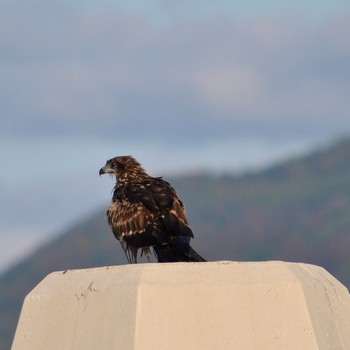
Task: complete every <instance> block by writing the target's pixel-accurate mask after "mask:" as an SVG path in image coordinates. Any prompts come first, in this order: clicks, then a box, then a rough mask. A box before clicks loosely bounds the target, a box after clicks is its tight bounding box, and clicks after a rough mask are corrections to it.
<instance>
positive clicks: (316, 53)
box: [0, 1, 350, 142]
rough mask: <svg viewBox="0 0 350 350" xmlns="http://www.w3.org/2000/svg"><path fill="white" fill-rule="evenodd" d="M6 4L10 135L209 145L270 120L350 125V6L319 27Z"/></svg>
mask: <svg viewBox="0 0 350 350" xmlns="http://www.w3.org/2000/svg"><path fill="white" fill-rule="evenodd" d="M0 7H1V8H0V13H1V15H0V16H1V18H0V23H1V24H0V33H1V34H0V44H1V51H2V53H3V54H2V61H1V64H0V76H1V80H2V82H3V83H2V88H0V89H1V91H0V92H1V94H0V95H1V96H2V97H0V99H1V103H2V105H3V113H4V115H5V117H6V118H7V119H6V122H5V123H4V128H3V132H5V131H6V132H9V133H26V134H28V133H29V134H33V135H35V134H42V133H49V134H50V133H54V134H56V133H61V134H62V135H64V134H66V133H70V134H72V135H74V134H77V133H78V134H82V135H88V134H91V133H94V134H98V135H100V136H102V135H103V136H107V137H113V138H114V137H118V138H119V139H127V140H133V139H139V138H142V139H145V140H147V139H154V138H159V139H160V140H162V141H163V142H166V140H170V142H173V141H174V139H177V138H178V136H179V135H181V134H182V133H185V134H186V132H188V133H189V134H191V135H192V137H190V136H189V137H188V138H186V136H185V137H184V141H186V140H188V141H186V142H191V140H192V141H193V139H196V140H197V141H199V142H205V141H206V140H207V139H211V137H215V138H216V137H220V136H221V137H228V135H229V134H230V132H232V133H235V132H236V133H240V132H242V131H243V132H248V133H249V134H254V133H255V132H256V128H257V126H258V127H259V123H271V124H273V125H275V129H274V130H273V132H276V129H277V130H278V131H279V132H280V133H283V132H286V130H285V126H284V125H285V123H288V124H289V125H290V126H292V128H290V127H289V128H288V132H291V130H292V129H293V128H294V129H295V130H298V129H300V128H303V127H305V128H306V129H310V128H311V126H312V125H313V124H314V123H315V122H320V121H322V122H323V123H325V130H324V132H329V128H331V129H332V130H334V132H338V131H339V130H343V128H344V127H346V128H348V127H347V123H346V119H347V118H348V96H349V93H350V76H349V73H348V72H349V70H348V62H349V55H350V47H349V43H348V39H347V38H348V36H349V34H350V27H349V22H350V21H349V18H350V13H349V16H347V15H344V14H343V15H339V16H337V17H332V18H326V19H323V20H320V21H318V22H312V23H311V24H310V23H308V21H307V19H305V18H301V19H300V18H293V17H291V16H288V15H284V16H282V15H279V16H277V15H274V16H270V17H263V18H262V17H253V18H246V19H242V20H239V19H237V18H235V17H229V16H227V17H225V18H223V17H222V16H216V17H211V18H209V17H208V18H203V17H201V18H194V19H193V20H191V21H179V22H176V23H173V24H171V25H168V26H165V27H162V26H159V25H157V23H155V22H154V21H152V19H151V18H150V17H147V16H142V14H140V13H133V12H130V11H129V12H122V10H120V9H118V8H117V7H113V8H111V9H110V10H109V11H106V10H103V9H102V10H100V11H94V12H92V11H84V10H83V9H82V8H80V7H78V6H73V5H69V4H68V3H66V2H57V1H53V2H50V4H48V3H47V2H45V1H30V2H29V1H27V2H26V1H22V2H11V3H10V2H6V3H1V4H0ZM330 117H331V118H332V123H328V120H329V118H330ZM218 123H221V124H219V125H218ZM247 123H250V124H251V127H250V128H248V130H247ZM126 130H127V133H126V132H125V131H126ZM184 130H187V131H184ZM225 135H226V136H225Z"/></svg>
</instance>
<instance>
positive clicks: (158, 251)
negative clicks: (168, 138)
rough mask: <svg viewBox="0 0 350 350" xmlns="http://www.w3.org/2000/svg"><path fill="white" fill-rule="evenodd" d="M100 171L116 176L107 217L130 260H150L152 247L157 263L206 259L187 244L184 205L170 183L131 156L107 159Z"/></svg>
mask: <svg viewBox="0 0 350 350" xmlns="http://www.w3.org/2000/svg"><path fill="white" fill-rule="evenodd" d="M103 174H110V175H112V177H115V179H116V183H115V186H114V188H113V196H112V201H111V203H110V206H109V207H108V210H107V213H106V216H107V221H108V224H109V226H110V229H111V230H112V232H113V234H114V236H115V237H116V238H117V239H118V240H119V241H120V243H121V246H122V248H123V250H124V252H125V254H126V257H127V260H128V262H129V263H137V259H138V257H139V256H140V257H141V256H143V255H144V256H145V257H146V258H147V259H148V261H151V257H152V250H153V255H154V256H155V258H156V259H157V261H158V262H159V263H165V262H181V261H182V262H204V261H206V260H205V259H204V258H202V257H201V256H200V255H199V254H198V253H197V252H196V251H195V250H194V249H193V248H192V247H191V246H190V240H191V238H193V237H194V236H193V232H192V230H191V228H190V226H189V224H188V222H187V218H186V215H185V207H184V204H183V202H182V201H181V200H180V198H179V196H178V194H177V193H176V191H175V189H174V188H173V187H172V186H171V185H170V183H169V182H167V181H165V180H163V178H162V177H152V176H150V175H148V173H147V172H146V171H145V170H144V169H143V167H142V166H141V164H140V163H139V162H138V161H137V160H136V159H135V158H134V157H132V156H117V157H114V158H112V159H109V160H107V162H106V164H105V166H104V167H102V168H101V169H100V171H99V175H100V176H101V175H103ZM151 249H152V250H151Z"/></svg>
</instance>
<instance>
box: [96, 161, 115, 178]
mask: <svg viewBox="0 0 350 350" xmlns="http://www.w3.org/2000/svg"><path fill="white" fill-rule="evenodd" d="M108 173H109V174H110V173H114V171H113V169H112V168H111V167H110V166H109V165H108V164H106V165H105V166H104V167H103V168H101V169H100V171H99V175H100V176H101V175H103V174H108Z"/></svg>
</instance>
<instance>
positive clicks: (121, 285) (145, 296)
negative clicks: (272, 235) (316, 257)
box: [12, 261, 350, 350]
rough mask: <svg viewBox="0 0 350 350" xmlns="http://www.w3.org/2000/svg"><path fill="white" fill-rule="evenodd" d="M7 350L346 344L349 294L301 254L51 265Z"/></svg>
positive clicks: (302, 349)
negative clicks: (289, 258) (297, 258)
mask: <svg viewBox="0 0 350 350" xmlns="http://www.w3.org/2000/svg"><path fill="white" fill-rule="evenodd" d="M12 349H13V350H48V349H49V350H56V349H57V350H66V349H67V350H68V349H69V350H75V349H76V350H78V349H79V350H80V349H84V350H89V349H102V350H104V349H106V350H108V349H122V350H129V349H130V350H131V349H132V350H141V349H142V350H148V349H149V350H151V349H152V350H158V349H162V350H163V349H164V350H172V349H176V350H187V349H188V350H195V349H201V350H203V349H204V350H205V349H208V350H209V349H210V350H216V349H235V350H240V349H245V350H253V349H254V350H257V349H258V350H265V349H266V350H267V349H268V350H275V349H288V350H291V349H295V350H314V349H321V350H323V349H331V350H338V349H339V350H340V349H341V350H349V349H350V296H349V292H348V290H347V289H346V288H345V287H344V286H343V285H342V284H341V283H340V282H339V281H337V280H336V279H335V278H334V277H332V276H331V275H330V274H329V273H328V272H327V271H325V270H324V269H322V268H320V267H317V266H314V265H307V264H297V263H285V262H278V261H271V262H242V263H240V262H230V261H219V262H208V263H173V264H140V265H123V266H113V267H103V268H94V269H87V270H69V271H66V272H54V273H52V274H50V275H48V276H47V277H46V278H45V279H44V280H43V281H42V282H41V283H40V284H38V285H37V286H36V287H35V288H34V289H33V291H32V292H31V293H29V294H28V296H27V297H26V299H25V302H24V305H23V309H22V313H21V316H20V320H19V323H18V327H17V331H16V335H15V339H14V343H13V347H12Z"/></svg>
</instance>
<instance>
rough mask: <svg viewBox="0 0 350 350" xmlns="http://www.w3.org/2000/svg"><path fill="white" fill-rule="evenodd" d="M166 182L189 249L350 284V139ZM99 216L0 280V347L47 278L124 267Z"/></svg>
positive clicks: (120, 253) (216, 257) (5, 345)
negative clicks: (234, 172) (180, 204)
mask: <svg viewBox="0 0 350 350" xmlns="http://www.w3.org/2000/svg"><path fill="white" fill-rule="evenodd" d="M171 182H172V183H173V184H174V187H175V188H176V189H177V190H178V192H179V193H180V195H181V197H182V199H183V201H184V202H185V204H186V207H187V212H188V217H189V222H190V224H191V226H192V228H193V231H194V233H195V239H194V241H193V244H192V245H193V247H194V249H196V250H197V251H198V252H199V253H200V254H201V255H202V256H203V257H205V258H207V259H208V260H219V259H229V260H267V259H281V260H289V261H302V262H310V263H314V264H318V265H322V266H324V267H325V268H326V269H328V270H329V271H330V272H331V273H332V274H334V275H335V276H336V277H337V278H338V279H340V281H342V282H343V283H344V284H346V285H348V286H349V285H350V255H349V253H348V252H349V247H350V139H348V140H344V141H342V142H339V143H338V144H336V145H334V146H333V147H330V148H328V149H324V150H321V151H319V152H315V153H313V154H310V155H308V156H306V157H303V158H301V159H295V160H291V161H288V162H285V163H282V164H280V165H278V166H275V167H272V168H270V169H267V170H266V171H263V172H260V173H257V174H245V175H242V176H239V177H237V176H231V175H222V176H211V175H205V174H202V175H196V176H194V175H193V176H187V177H183V178H178V179H175V180H172V181H171ZM106 205H107V204H106ZM104 212H105V209H103V210H102V211H99V212H97V213H94V215H92V216H91V217H89V218H87V219H86V220H83V221H82V222H81V223H78V224H77V225H76V226H75V227H73V228H72V229H70V230H68V231H67V232H66V233H65V234H63V235H60V236H58V237H57V238H56V239H55V240H54V241H52V242H50V243H49V244H46V245H45V246H43V247H42V248H41V249H40V250H38V251H37V252H36V253H35V254H33V256H31V257H30V258H28V259H26V260H25V261H23V262H21V263H20V264H18V265H17V266H16V267H14V268H13V269H11V270H10V271H8V272H7V273H6V274H5V275H3V276H2V277H1V278H0V285H1V286H2V287H1V290H0V330H1V333H0V339H1V342H0V349H6V348H9V344H10V342H11V339H12V336H13V332H14V329H15V325H16V322H17V319H18V313H19V311H20V307H21V303H22V301H23V298H24V296H25V295H26V294H27V293H28V292H29V290H30V289H31V288H33V287H34V286H35V284H36V283H38V282H39V281H40V280H41V279H42V278H43V277H44V276H45V275H47V274H48V273H50V272H52V271H55V270H65V269H72V268H85V267H92V266H103V265H113V264H124V263H126V259H125V257H124V252H123V251H122V249H121V248H120V245H119V243H118V242H117V241H116V240H115V239H114V237H113V235H112V234H111V233H110V232H109V229H108V227H107V224H106V221H105V218H104Z"/></svg>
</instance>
